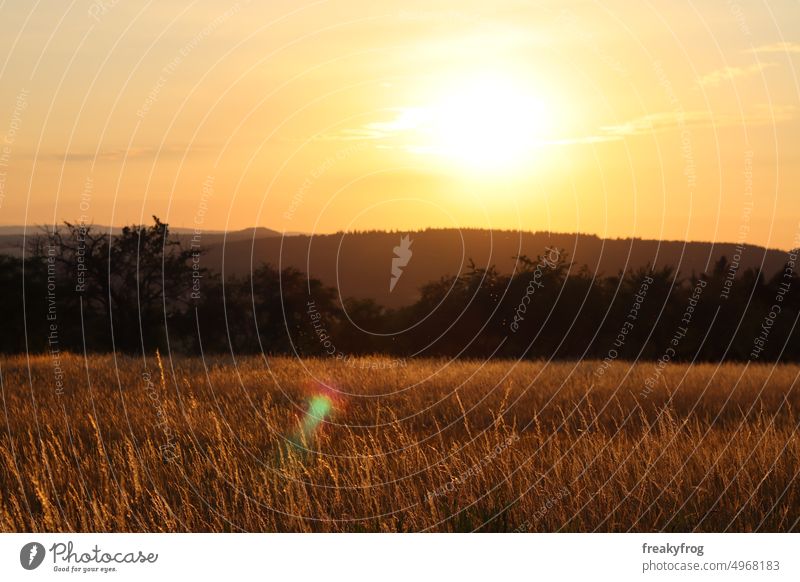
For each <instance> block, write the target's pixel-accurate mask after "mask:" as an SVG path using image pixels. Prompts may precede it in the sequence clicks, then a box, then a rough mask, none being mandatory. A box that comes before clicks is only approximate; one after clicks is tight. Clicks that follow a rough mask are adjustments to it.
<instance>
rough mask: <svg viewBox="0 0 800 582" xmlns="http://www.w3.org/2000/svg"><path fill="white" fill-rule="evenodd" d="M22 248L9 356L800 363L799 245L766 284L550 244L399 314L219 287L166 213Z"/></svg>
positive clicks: (326, 299)
mask: <svg viewBox="0 0 800 582" xmlns="http://www.w3.org/2000/svg"><path fill="white" fill-rule="evenodd" d="M25 251H26V252H25V255H24V258H17V257H12V256H6V255H2V256H0V283H2V288H3V290H4V291H3V295H4V297H3V298H4V300H3V301H2V302H0V320H2V321H3V323H4V327H5V330H4V333H3V334H2V335H0V351H2V352H4V353H22V352H48V351H49V352H59V351H61V352H66V351H69V352H78V353H80V352H84V351H86V352H108V351H118V352H124V353H141V352H143V351H144V352H152V351H153V350H155V349H157V348H158V349H161V350H162V351H170V352H173V353H179V354H194V355H198V354H201V353H202V354H212V353H228V352H232V353H235V354H247V353H264V354H297V355H299V356H318V357H331V358H337V359H341V360H343V361H348V360H349V358H350V357H352V356H356V355H361V354H376V353H379V354H386V355H389V356H392V357H394V358H398V359H401V358H408V357H417V356H420V357H421V356H436V357H461V358H487V357H503V358H551V357H553V358H559V359H582V358H592V359H597V360H600V361H601V364H600V367H599V371H600V373H602V369H603V365H606V366H607V365H608V364H609V362H611V361H613V360H615V359H636V358H638V359H646V360H660V361H663V362H667V361H722V360H737V361H744V360H754V361H777V360H783V361H798V360H800V341H798V333H797V327H796V326H797V322H798V314H800V278H799V277H798V276H797V273H796V270H795V264H794V261H795V260H796V253H794V252H792V253H787V262H786V265H785V266H784V268H783V269H781V270H780V271H778V272H777V273H774V274H772V275H771V276H769V277H767V276H765V275H764V274H763V273H762V272H760V271H758V270H756V269H746V270H744V269H743V270H741V271H739V270H737V269H736V268H735V265H731V264H730V263H729V262H728V261H727V260H726V259H725V258H724V257H723V258H722V259H720V260H719V261H717V262H716V264H714V265H713V266H712V268H710V269H709V272H707V273H691V274H688V275H684V274H682V273H679V272H677V271H676V270H675V269H673V268H669V267H664V268H660V269H657V270H653V269H650V268H648V267H644V268H638V269H635V270H632V271H629V272H625V273H618V274H616V275H598V274H597V273H593V272H591V271H589V269H588V268H586V267H577V266H576V265H573V264H571V263H570V261H569V257H568V256H567V254H566V253H565V252H564V251H563V250H561V249H555V248H549V249H543V251H542V255H540V256H537V257H535V258H530V257H527V256H520V257H516V259H517V261H516V264H517V269H516V271H515V272H514V273H511V274H505V273H499V272H498V271H497V270H496V269H495V268H494V267H488V268H481V267H477V266H475V265H474V264H470V267H469V268H468V269H467V270H466V272H464V273H463V274H461V275H459V276H455V277H443V278H441V279H440V280H438V281H432V282H430V283H428V284H426V285H425V286H423V287H422V288H421V289H420V291H419V298H418V300H417V301H416V302H414V303H413V304H411V305H408V306H406V307H402V308H397V309H388V308H385V307H383V306H381V305H378V304H377V303H376V302H375V301H372V300H369V299H353V298H349V299H344V300H340V298H339V294H338V293H337V291H336V290H335V289H333V288H331V287H329V286H326V285H325V284H323V283H322V282H321V281H319V280H317V279H314V278H310V277H307V276H306V275H305V274H304V273H302V272H300V271H298V270H296V269H294V268H285V269H282V270H278V269H276V268H275V267H273V266H271V265H266V264H262V265H260V266H258V267H257V268H255V269H254V270H253V271H252V272H251V273H250V274H249V275H247V276H227V277H225V278H223V277H222V276H221V275H220V274H219V273H215V272H211V271H209V270H208V269H206V268H204V267H203V266H202V263H203V261H202V251H201V250H198V249H196V248H193V247H187V246H186V245H185V244H183V243H181V242H180V240H179V239H178V238H176V237H174V236H173V235H172V234H171V233H170V231H169V227H168V225H167V224H165V223H163V222H161V221H160V220H159V219H158V218H156V217H154V219H153V223H152V224H151V225H134V226H129V227H125V228H124V229H122V230H121V232H119V233H118V234H115V235H114V236H109V234H108V233H103V232H98V231H96V230H95V229H93V228H92V227H91V226H86V225H78V224H70V223H65V225H64V227H62V228H60V229H57V230H55V231H49V232H47V233H43V234H42V235H40V236H37V237H34V238H33V239H32V240H31V241H29V244H28V247H27V248H26V249H25ZM732 274H735V275H736V276H735V278H733V277H732Z"/></svg>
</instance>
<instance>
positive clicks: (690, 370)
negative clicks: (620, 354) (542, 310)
mask: <svg viewBox="0 0 800 582" xmlns="http://www.w3.org/2000/svg"><path fill="white" fill-rule="evenodd" d="M387 362H388V360H380V359H362V360H355V361H353V362H349V363H348V362H341V361H335V360H319V359H308V360H302V361H298V360H292V359H288V358H285V359H284V358H278V359H270V361H269V366H267V365H266V363H265V360H264V359H262V358H255V357H253V358H244V359H240V360H238V361H237V362H236V365H234V364H233V363H232V362H231V361H230V359H227V360H226V359H224V358H213V359H207V360H206V361H205V362H203V360H200V359H175V360H168V359H165V361H164V362H163V367H160V366H159V361H158V360H157V359H155V358H150V359H149V360H148V362H147V366H148V368H147V372H148V374H149V382H148V381H147V380H146V379H145V377H143V372H144V371H145V367H144V363H143V360H141V359H133V358H128V357H121V356H117V357H116V358H115V357H114V356H91V357H90V358H89V359H88V361H87V360H84V359H83V358H82V357H80V356H63V357H62V362H61V363H62V366H63V368H64V372H65V378H66V379H65V390H64V394H63V395H58V394H57V393H56V391H55V388H54V381H53V368H52V364H51V361H50V359H49V358H48V357H46V356H38V357H31V358H30V359H27V358H26V357H24V356H20V357H12V358H5V359H4V360H3V361H2V382H3V384H2V388H3V389H2V398H3V399H2V405H3V419H2V424H3V429H2V441H1V442H0V456H1V457H2V471H1V472H0V530H2V531H28V530H33V531H241V530H246V531H421V530H426V531H472V530H481V531H594V530H598V531H628V530H633V531H656V530H666V531H691V530H697V531H755V530H758V531H790V530H797V529H799V527H798V518H800V497H799V496H798V493H799V491H798V475H797V473H798V471H799V470H800V454H799V452H800V449H799V448H798V439H797V432H796V429H797V423H798V404H799V403H800V399H798V390H797V386H796V382H797V378H798V373H800V367H798V366H788V365H786V366H779V367H770V366H766V365H751V366H749V367H745V366H744V365H738V364H726V365H723V366H721V367H716V366H714V365H705V364H704V365H694V366H686V365H678V364H672V365H669V366H667V367H666V368H665V370H664V374H663V381H660V382H659V387H657V388H656V389H654V390H653V392H652V393H650V394H648V395H647V396H645V397H643V396H641V395H640V392H641V390H642V387H643V385H644V382H645V380H646V379H647V378H648V377H649V376H650V375H651V374H652V372H653V369H654V368H653V364H652V363H641V364H636V365H633V366H630V365H629V364H627V363H625V362H616V363H615V364H614V365H613V366H612V367H611V368H610V369H609V370H608V371H607V372H606V373H605V374H604V375H603V376H601V377H600V379H598V377H597V376H596V375H595V371H596V370H597V369H598V362H582V363H570V362H561V363H555V364H545V363H543V362H541V363H537V362H532V363H523V364H514V363H513V362H503V361H497V362H492V363H489V364H481V363H479V362H456V363H453V364H449V365H446V363H445V362H443V361H438V360H413V361H409V362H408V364H407V365H405V366H389V365H387ZM365 363H366V364H369V365H374V369H373V368H362V365H363V364H365ZM353 364H355V365H353ZM314 378H316V379H317V380H314ZM320 382H323V383H327V384H330V385H331V386H333V387H335V388H336V390H338V391H339V392H340V395H339V396H336V397H334V398H333V408H332V412H331V415H330V416H329V417H328V419H327V421H326V422H324V423H322V424H321V425H320V426H319V427H318V428H317V430H315V431H313V433H311V432H310V433H309V437H308V439H303V438H302V437H300V438H299V440H300V441H301V442H302V443H304V444H305V445H307V447H308V449H310V450H311V452H309V451H303V450H302V445H301V446H300V447H298V446H293V445H292V444H291V443H290V442H289V441H288V440H287V439H289V438H290V437H292V436H293V435H295V436H296V435H297V430H298V426H299V424H300V423H301V422H302V420H303V417H304V416H305V414H306V410H307V409H308V403H309V400H310V399H311V398H312V397H313V396H315V395H319V394H324V393H325V390H324V388H323V387H322V386H321V384H320Z"/></svg>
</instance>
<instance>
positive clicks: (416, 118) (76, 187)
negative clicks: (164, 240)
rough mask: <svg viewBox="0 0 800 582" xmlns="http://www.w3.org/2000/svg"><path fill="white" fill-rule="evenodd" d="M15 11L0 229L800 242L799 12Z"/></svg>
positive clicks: (5, 47) (670, 6) (1, 100)
mask: <svg viewBox="0 0 800 582" xmlns="http://www.w3.org/2000/svg"><path fill="white" fill-rule="evenodd" d="M189 4H190V3H184V2H173V1H165V2H159V3H150V4H149V5H148V6H145V7H142V6H140V5H139V3H130V2H123V1H118V2H116V3H115V2H114V0H103V1H97V2H90V1H86V2H79V3H75V4H74V5H73V6H72V8H71V9H69V8H68V6H67V4H66V3H64V5H63V6H62V5H61V4H59V3H46V4H43V3H40V4H38V5H37V6H36V7H34V6H33V3H29V2H23V1H16V2H11V3H8V2H6V3H5V4H4V5H3V7H2V8H0V47H1V50H0V54H2V55H3V57H0V78H2V83H0V142H1V143H0V224H6V225H9V224H23V223H27V224H42V223H52V222H53V221H54V220H58V221H60V220H72V221H77V220H80V218H81V216H83V217H86V218H87V219H88V220H90V221H92V222H94V223H97V224H115V225H120V224H124V223H130V222H139V221H142V220H147V219H148V217H149V215H151V214H157V215H159V216H160V217H161V218H162V219H164V220H165V221H167V222H169V223H170V224H172V225H174V226H185V227H189V226H194V225H195V223H197V224H198V225H200V226H201V227H202V228H206V229H226V228H227V229H239V228H245V227H249V226H254V225H258V226H265V227H269V228H274V229H277V230H287V231H305V232H311V231H313V232H331V231H336V230H342V229H400V230H406V229H419V228H425V227H459V226H470V227H485V228H511V229H524V230H546V229H549V230H555V231H576V230H577V231H581V232H591V233H596V234H599V235H601V236H610V237H626V236H638V237H645V238H666V239H686V238H688V239H694V240H719V241H739V240H745V241H746V242H750V243H754V244H761V245H768V246H774V247H781V248H790V247H794V246H798V245H799V244H800V210H798V208H800V206H799V205H798V184H800V121H799V120H800V111H799V110H798V105H799V99H798V96H799V95H800V82H798V75H797V70H796V67H797V66H798V64H800V4H798V3H797V2H796V1H789V0H785V1H783V2H772V3H770V5H769V6H766V5H760V4H757V3H745V2H736V1H731V2H714V3H712V2H703V3H697V2H656V3H631V2H622V1H619V2H615V1H610V2H603V3H594V2H572V1H567V2H565V1H561V2H514V1H496V2H464V1H460V2H434V3H432V2H430V1H427V2H403V3H399V2H383V1H377V2H355V1H337V2H304V1H301V2H296V1H293V2H283V1H278V2H276V1H270V2H268V3H265V4H266V6H263V5H261V3H250V2H246V1H244V0H241V1H239V2H224V1H223V2H210V1H208V2H205V1H203V2H196V3H191V6H189V7H187V6H188V5H189Z"/></svg>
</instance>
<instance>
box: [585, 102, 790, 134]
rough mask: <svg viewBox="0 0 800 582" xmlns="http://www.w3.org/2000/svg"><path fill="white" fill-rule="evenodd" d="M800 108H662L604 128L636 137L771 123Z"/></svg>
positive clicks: (610, 131)
mask: <svg viewBox="0 0 800 582" xmlns="http://www.w3.org/2000/svg"><path fill="white" fill-rule="evenodd" d="M796 115H797V107H795V106H793V105H785V106H780V105H756V106H754V107H753V108H752V109H751V110H750V111H747V112H743V113H713V112H711V111H699V110H697V111H661V112H658V113H650V114H648V115H643V116H641V117H637V118H634V119H632V120H630V121H626V122H625V123H621V124H618V125H607V126H604V127H601V128H600V129H601V131H602V132H603V133H604V134H605V135H608V136H620V137H624V136H633V135H643V134H649V133H656V132H660V131H670V130H674V129H683V128H688V129H693V128H704V127H713V128H715V129H719V128H722V127H731V126H741V125H747V126H757V125H772V124H773V123H778V122H781V121H788V120H790V119H794V118H795V117H796Z"/></svg>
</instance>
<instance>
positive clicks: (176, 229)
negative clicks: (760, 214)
mask: <svg viewBox="0 0 800 582" xmlns="http://www.w3.org/2000/svg"><path fill="white" fill-rule="evenodd" d="M66 222H70V221H66ZM57 224H58V226H64V224H65V221H61V222H59V223H57ZM72 224H79V223H77V222H73V223H72ZM148 224H149V223H148V222H147V221H143V222H141V223H130V224H122V225H107V224H95V223H92V222H87V223H85V225H86V226H88V227H92V228H96V229H103V230H105V229H109V228H110V229H112V233H113V232H114V231H119V230H122V229H123V228H125V227H126V226H127V227H130V226H148ZM166 224H167V226H168V227H169V229H170V231H171V232H172V233H175V234H188V233H192V232H199V233H200V234H211V235H221V234H225V233H228V234H230V233H241V232H246V231H253V230H258V229H262V230H267V231H270V232H273V233H275V234H274V235H272V236H308V237H315V236H334V235H339V234H365V233H385V234H406V233H421V232H426V231H437V230H440V231H447V230H457V231H462V230H463V231H475V230H478V231H486V232H490V233H498V234H501V233H512V234H519V235H524V234H533V235H538V234H548V235H556V236H575V237H595V238H598V239H600V240H607V241H614V240H638V241H643V242H658V243H684V244H701V245H712V246H722V245H738V246H742V247H751V248H758V249H764V250H768V251H781V252H787V253H788V252H791V251H796V250H797V249H799V248H800V235H799V236H798V237H797V238H796V239H795V243H796V244H795V245H794V246H790V247H785V248H784V247H778V246H771V247H768V246H764V245H763V244H759V243H755V242H747V241H737V240H718V241H712V240H703V239H674V238H661V239H659V238H650V237H643V236H603V235H601V234H598V233H595V232H578V231H553V230H549V231H548V230H525V229H521V230H513V229H508V228H495V229H489V228H486V227H481V226H459V227H439V226H427V227H423V228H415V229H403V228H391V229H374V228H373V229H364V230H352V231H346V230H336V231H332V232H299V231H289V232H281V231H279V230H276V229H274V228H271V227H269V226H249V227H244V228H236V229H230V230H218V229H201V230H199V231H196V230H195V229H194V228H193V227H191V226H180V225H177V226H176V225H173V224H171V223H166ZM52 226H53V225H52V224H30V225H23V224H0V236H20V235H21V234H23V233H22V232H5V231H7V230H9V229H21V230H22V229H27V232H31V231H32V230H33V229H51V228H52ZM799 226H800V225H799Z"/></svg>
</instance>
